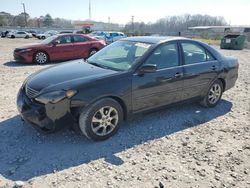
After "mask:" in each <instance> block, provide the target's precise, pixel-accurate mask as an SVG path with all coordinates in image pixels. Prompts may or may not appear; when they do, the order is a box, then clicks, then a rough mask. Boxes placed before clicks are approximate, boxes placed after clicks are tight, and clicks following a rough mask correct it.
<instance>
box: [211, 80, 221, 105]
mask: <svg viewBox="0 0 250 188" xmlns="http://www.w3.org/2000/svg"><path fill="white" fill-rule="evenodd" d="M221 91H222V90H221V86H220V85H219V84H217V83H216V84H214V85H213V86H212V87H211V89H210V91H209V94H208V101H209V103H210V104H215V103H216V102H217V101H218V100H219V99H220V96H221Z"/></svg>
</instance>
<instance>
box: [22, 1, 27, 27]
mask: <svg viewBox="0 0 250 188" xmlns="http://www.w3.org/2000/svg"><path fill="white" fill-rule="evenodd" d="M22 5H23V12H24V19H25V27H27V16H26V11H25V4H24V3H22Z"/></svg>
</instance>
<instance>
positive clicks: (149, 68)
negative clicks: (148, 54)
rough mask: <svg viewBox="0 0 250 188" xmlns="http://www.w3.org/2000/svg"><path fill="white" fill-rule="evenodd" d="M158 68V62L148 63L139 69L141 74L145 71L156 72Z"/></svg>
mask: <svg viewBox="0 0 250 188" xmlns="http://www.w3.org/2000/svg"><path fill="white" fill-rule="evenodd" d="M156 70H157V66H156V64H146V65H143V66H142V67H141V68H140V69H139V73H140V74H144V73H154V72H156Z"/></svg>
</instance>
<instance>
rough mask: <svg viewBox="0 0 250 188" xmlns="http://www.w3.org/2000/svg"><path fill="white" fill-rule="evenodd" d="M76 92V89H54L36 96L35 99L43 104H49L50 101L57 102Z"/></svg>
mask: <svg viewBox="0 0 250 188" xmlns="http://www.w3.org/2000/svg"><path fill="white" fill-rule="evenodd" d="M76 93H77V91H76V90H67V91H64V90H61V91H53V92H49V93H44V94H41V95H39V96H38V97H36V98H35V100H36V101H38V102H40V103H43V104H48V103H53V104H55V103H58V102H59V101H61V100H63V99H64V98H71V97H73V96H74V95H75V94H76Z"/></svg>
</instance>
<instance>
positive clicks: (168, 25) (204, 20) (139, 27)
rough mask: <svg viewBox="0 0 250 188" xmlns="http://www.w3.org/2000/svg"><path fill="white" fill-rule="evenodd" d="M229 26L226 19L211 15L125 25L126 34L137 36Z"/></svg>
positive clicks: (169, 17) (166, 18)
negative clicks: (199, 27)
mask: <svg viewBox="0 0 250 188" xmlns="http://www.w3.org/2000/svg"><path fill="white" fill-rule="evenodd" d="M224 25H228V23H227V22H226V20H225V18H224V17H218V16H209V15H200V14H195V15H190V14H185V15H177V16H168V17H165V18H161V19H159V20H158V21H156V22H155V23H147V24H146V23H144V22H135V23H133V22H130V23H128V24H126V25H125V27H124V32H126V33H133V34H135V35H147V34H152V33H158V34H169V33H173V34H176V33H179V32H183V31H186V30H187V29H188V28H189V27H195V26H224Z"/></svg>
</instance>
